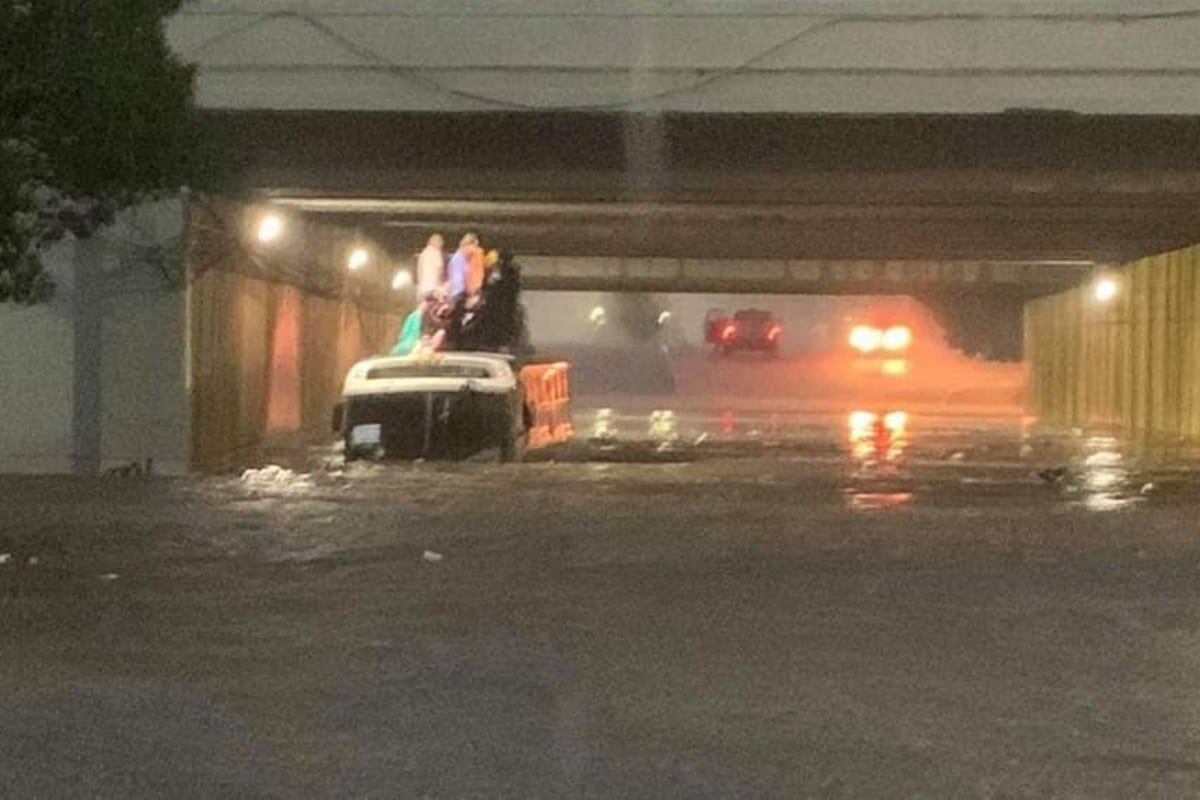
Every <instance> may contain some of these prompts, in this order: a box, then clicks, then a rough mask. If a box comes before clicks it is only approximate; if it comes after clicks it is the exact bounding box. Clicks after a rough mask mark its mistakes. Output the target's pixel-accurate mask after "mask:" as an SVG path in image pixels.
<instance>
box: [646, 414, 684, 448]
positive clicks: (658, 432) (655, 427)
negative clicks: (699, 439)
mask: <svg viewBox="0 0 1200 800" xmlns="http://www.w3.org/2000/svg"><path fill="white" fill-rule="evenodd" d="M650 438H651V439H657V440H660V441H666V440H670V439H677V438H679V423H678V422H677V421H676V420H675V412H674V411H671V410H670V409H665V410H659V411H651V412H650Z"/></svg>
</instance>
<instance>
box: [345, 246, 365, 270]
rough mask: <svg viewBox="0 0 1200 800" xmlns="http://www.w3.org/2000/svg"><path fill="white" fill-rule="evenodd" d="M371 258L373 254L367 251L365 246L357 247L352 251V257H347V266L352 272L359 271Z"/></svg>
mask: <svg viewBox="0 0 1200 800" xmlns="http://www.w3.org/2000/svg"><path fill="white" fill-rule="evenodd" d="M370 260H371V254H370V253H368V252H367V248H365V247H356V248H354V249H353V250H352V251H351V252H350V257H349V258H348V259H346V266H347V267H349V268H350V271H351V272H357V271H358V270H360V269H362V268H363V267H365V266H366V265H367V262H368V261H370Z"/></svg>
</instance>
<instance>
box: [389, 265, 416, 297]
mask: <svg viewBox="0 0 1200 800" xmlns="http://www.w3.org/2000/svg"><path fill="white" fill-rule="evenodd" d="M412 285H413V278H412V273H410V272H409V271H408V270H406V269H402V270H398V271H397V272H396V275H395V277H394V278H392V288H393V289H395V290H396V291H398V292H399V291H402V290H404V289H408V288H409V287H411V286H412Z"/></svg>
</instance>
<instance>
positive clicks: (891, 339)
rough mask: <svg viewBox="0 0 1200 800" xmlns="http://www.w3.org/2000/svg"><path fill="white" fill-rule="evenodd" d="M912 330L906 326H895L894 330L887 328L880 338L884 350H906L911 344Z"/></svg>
mask: <svg viewBox="0 0 1200 800" xmlns="http://www.w3.org/2000/svg"><path fill="white" fill-rule="evenodd" d="M912 340H913V336H912V330H910V329H909V328H908V326H906V325H897V326H895V327H894V328H888V329H887V331H886V332H884V334H883V337H882V340H881V341H882V344H883V349H884V350H892V351H895V350H907V349H908V346H909V345H911V344H912Z"/></svg>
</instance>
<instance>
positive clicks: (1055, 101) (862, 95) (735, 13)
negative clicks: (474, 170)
mask: <svg viewBox="0 0 1200 800" xmlns="http://www.w3.org/2000/svg"><path fill="white" fill-rule="evenodd" d="M1196 11H1197V9H1196V6H1195V3H1193V2H1189V1H1188V0H1136V1H1131V0H1024V2H1012V1H1011V0H842V2H831V1H830V0H824V2H821V1H819V0H797V1H796V2H748V0H695V1H691V0H658V1H657V2H655V1H654V0H608V1H607V2H603V3H597V2H589V0H540V2H539V1H538V0H524V1H522V0H509V1H508V2H496V1H495V0H492V1H491V2H489V1H488V0H471V1H470V2H468V1H467V0H444V1H443V2H434V0H196V1H195V2H192V3H187V4H185V5H184V7H183V9H182V10H181V12H180V13H179V14H178V15H177V16H176V17H175V18H174V19H173V21H172V23H171V25H170V28H169V34H170V38H171V42H172V45H173V46H174V48H175V49H176V51H177V52H178V53H180V54H181V55H182V56H183V57H184V58H185V59H187V60H188V61H191V62H193V63H196V64H198V65H199V67H200V70H199V80H198V95H199V101H200V103H201V104H202V105H203V106H206V107H209V108H242V109H252V108H271V109H340V110H395V111H413V110H432V111H463V110H486V109H512V110H532V109H547V108H579V109H591V110H616V111H620V110H638V111H660V110H661V111H677V112H703V113H727V112H779V113H882V112H895V113H921V112H924V113H952V114H979V113H993V112H1001V111H1004V110H1006V109H1010V108H1040V109H1058V110H1072V111H1079V112H1087V113H1098V114H1151V113H1156V114H1198V113H1200V91H1197V90H1196V87H1197V83H1198V82H1200V48H1197V47H1195V42H1196V41H1200V15H1198V14H1197V13H1196Z"/></svg>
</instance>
